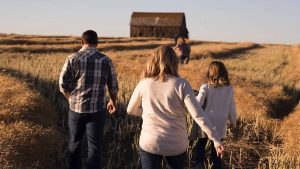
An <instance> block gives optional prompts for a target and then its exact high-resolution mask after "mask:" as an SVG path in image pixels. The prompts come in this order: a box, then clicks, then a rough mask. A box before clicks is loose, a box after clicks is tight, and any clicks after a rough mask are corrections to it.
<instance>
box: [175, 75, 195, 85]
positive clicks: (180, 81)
mask: <svg viewBox="0 0 300 169" xmlns="http://www.w3.org/2000/svg"><path fill="white" fill-rule="evenodd" d="M174 80H175V81H176V83H177V84H178V85H183V86H191V84H190V82H189V81H187V80H186V79H184V78H182V77H174Z"/></svg>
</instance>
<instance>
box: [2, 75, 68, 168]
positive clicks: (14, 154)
mask: <svg viewBox="0 0 300 169" xmlns="http://www.w3.org/2000/svg"><path fill="white" fill-rule="evenodd" d="M0 85H1V88H0V108H1V112H0V131H1V132H0V138H1V139H0V168H5V169H21V168H57V167H59V165H60V164H62V163H63V161H62V160H63V156H62V154H63V151H64V150H63V149H62V148H63V147H64V146H63V144H65V143H64V142H65V138H64V137H65V136H63V135H62V133H59V132H58V130H57V127H56V117H55V116H56V115H55V112H54V111H53V109H52V108H51V103H50V102H49V101H47V100H46V99H44V98H43V97H41V96H40V94H39V93H37V92H36V91H33V90H32V89H30V87H29V86H28V85H26V84H25V83H23V82H22V81H18V80H16V79H14V78H11V77H8V76H4V75H3V74H0ZM60 166H63V165H60Z"/></svg>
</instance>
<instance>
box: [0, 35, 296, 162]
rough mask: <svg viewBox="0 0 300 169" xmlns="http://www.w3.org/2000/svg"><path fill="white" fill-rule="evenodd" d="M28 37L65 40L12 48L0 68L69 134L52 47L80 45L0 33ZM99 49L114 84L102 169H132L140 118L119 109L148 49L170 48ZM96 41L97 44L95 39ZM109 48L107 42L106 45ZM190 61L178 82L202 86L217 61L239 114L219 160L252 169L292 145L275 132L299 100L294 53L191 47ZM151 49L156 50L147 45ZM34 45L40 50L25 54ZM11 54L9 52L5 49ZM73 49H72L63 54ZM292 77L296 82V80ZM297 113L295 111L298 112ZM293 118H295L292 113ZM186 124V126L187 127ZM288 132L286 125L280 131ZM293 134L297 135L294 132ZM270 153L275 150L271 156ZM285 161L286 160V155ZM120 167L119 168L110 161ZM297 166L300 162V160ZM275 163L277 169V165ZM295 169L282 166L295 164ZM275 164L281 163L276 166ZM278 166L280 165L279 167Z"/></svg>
mask: <svg viewBox="0 0 300 169" xmlns="http://www.w3.org/2000/svg"><path fill="white" fill-rule="evenodd" d="M11 36H12V37H13V39H22V38H23V39H26V40H27V41H30V40H32V39H33V40H32V41H34V42H38V43H40V42H43V41H44V40H45V38H48V39H51V40H49V41H51V42H52V43H53V44H55V43H56V42H66V43H65V44H63V45H46V46H45V45H41V44H39V45H27V46H26V49H25V48H24V47H22V45H18V44H14V45H12V46H14V47H21V48H23V49H24V51H26V52H20V51H19V52H17V51H14V50H12V48H11V47H12V46H7V45H4V44H2V45H0V48H1V47H3V48H8V49H6V52H2V53H1V54H0V68H2V69H7V72H10V73H12V74H13V75H15V76H17V77H20V78H23V79H27V81H28V82H30V83H32V84H33V86H35V88H36V89H37V90H38V91H39V92H41V93H42V94H43V95H44V96H46V97H47V98H48V99H49V100H50V101H51V102H52V103H53V105H54V106H55V109H56V110H57V111H58V112H59V114H60V115H57V116H58V117H59V122H58V124H59V126H60V127H61V128H63V129H65V130H66V129H67V127H66V126H65V123H66V114H65V111H66V108H67V103H66V100H65V99H64V98H63V97H62V96H61V95H60V94H59V92H58V86H57V84H58V76H59V72H60V69H61V67H62V65H63V63H64V60H65V58H66V57H67V56H68V55H69V54H71V51H65V52H63V53H62V52H58V53H57V52H56V53H53V52H54V51H55V50H56V49H64V48H68V47H70V46H72V45H74V44H68V43H69V42H72V41H74V40H75V41H76V40H79V38H78V37H63V36H62V37H55V38H58V40H55V38H54V37H49V36H45V37H40V36H23V35H9V36H6V35H1V36H0V42H1V39H9V38H10V37H11ZM102 40H103V42H102V44H100V45H99V48H100V50H102V51H103V50H104V53H105V54H107V55H108V56H110V57H111V58H112V60H113V62H114V65H115V66H116V70H117V74H118V80H119V83H120V92H119V106H118V114H117V115H114V116H112V117H111V118H110V119H109V120H108V121H107V125H106V128H105V131H106V136H107V137H106V143H107V144H106V148H105V154H104V159H105V164H106V168H118V167H120V166H122V167H123V168H137V167H138V166H139V164H140V162H139V157H138V155H137V153H136V149H137V147H136V145H137V141H138V136H139V131H140V124H141V119H140V118H136V117H129V116H127V115H126V114H125V110H126V109H125V108H126V105H127V103H128V101H129V98H130V96H131V93H132V90H133V89H134V87H135V85H136V83H137V82H138V81H139V79H140V75H141V73H142V71H143V69H144V67H145V65H146V61H147V58H148V57H149V56H150V55H151V53H152V51H153V48H155V46H157V45H159V44H169V45H171V44H172V45H173V42H172V40H170V39H146V38H134V39H130V38H109V37H107V38H102ZM100 41H101V38H100ZM106 42H107V43H106ZM190 43H191V44H192V56H191V58H192V60H191V61H190V63H189V64H188V65H180V66H179V68H180V76H182V77H183V78H186V79H187V80H188V81H189V82H190V83H191V84H192V86H193V88H194V89H198V88H199V87H200V85H201V84H202V83H204V81H205V73H206V71H207V67H208V64H209V63H210V62H211V61H212V60H214V59H218V60H221V61H223V62H224V63H225V65H226V66H227V68H228V70H229V74H230V78H231V82H232V84H233V86H234V89H235V99H236V104H237V111H238V117H239V120H238V126H237V128H236V129H234V130H229V131H228V132H229V135H228V137H227V138H226V139H225V142H226V145H227V146H226V148H227V151H226V155H225V158H224V161H225V163H226V166H227V167H228V168H233V167H235V168H257V167H263V166H272V167H274V168H276V164H275V163H274V161H275V160H276V158H278V157H279V156H282V157H283V154H279V153H278V152H282V151H281V150H280V151H277V149H276V151H275V149H274V147H282V146H283V145H284V144H291V143H288V141H287V140H286V139H284V138H287V137H288V138H289V139H291V140H294V141H295V140H296V141H297V139H296V138H295V139H294V138H292V137H290V136H285V135H282V134H281V132H280V131H281V128H284V127H283V126H288V125H287V124H288V122H285V121H286V120H285V119H289V118H290V116H292V117H291V118H292V119H295V117H299V115H297V111H293V108H294V107H295V105H296V103H295V102H296V101H297V99H298V97H295V96H294V95H297V93H298V92H297V90H295V88H296V86H297V85H298V84H299V83H298V82H299V79H300V78H298V77H299V73H298V72H297V71H295V70H296V68H298V67H299V66H298V65H299V64H298V65H297V64H295V63H297V62H298V61H299V59H296V56H297V54H298V53H300V52H299V51H298V48H297V47H293V46H284V45H260V46H258V45H256V44H254V43H223V42H200V41H191V42H190ZM153 44H154V45H153ZM36 46H40V47H41V48H45V49H43V50H44V52H41V53H35V52H34V51H33V52H30V51H31V49H33V48H35V47H36ZM9 48H10V49H11V50H9ZM69 49H71V47H70V48H69ZM297 79H298V80H297ZM297 110H298V109H297ZM298 114H299V113H298ZM189 125H191V123H189ZM286 128H287V127H286ZM292 130H294V131H297V130H298V129H297V128H295V129H292ZM273 150H274V151H273ZM284 157H285V158H284V159H289V158H291V157H292V154H290V153H289V152H286V153H285V154H284ZM116 161H118V162H116ZM296 162H299V159H298V161H297V159H296ZM278 164H279V163H278ZM294 164H296V163H293V164H291V165H287V166H295V165H294ZM278 166H279V165H278ZM281 166H283V163H282V165H281Z"/></svg>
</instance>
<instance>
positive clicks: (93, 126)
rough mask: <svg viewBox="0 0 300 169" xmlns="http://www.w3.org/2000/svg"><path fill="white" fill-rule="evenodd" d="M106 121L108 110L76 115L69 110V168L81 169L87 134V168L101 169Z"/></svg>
mask: <svg viewBox="0 0 300 169" xmlns="http://www.w3.org/2000/svg"><path fill="white" fill-rule="evenodd" d="M105 120H106V109H104V110H102V111H99V112H95V113H76V112H74V111H72V110H69V117H68V123H69V130H70V142H69V153H70V154H69V155H70V159H69V168H70V169H77V168H78V169H79V168H81V156H80V153H81V150H80V147H81V143H82V137H83V135H84V133H85V132H86V135H87V143H88V156H87V159H86V160H85V168H87V169H94V168H97V169H99V168H101V155H102V145H103V127H104V123H105Z"/></svg>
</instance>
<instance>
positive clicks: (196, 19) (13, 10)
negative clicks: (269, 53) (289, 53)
mask: <svg viewBox="0 0 300 169" xmlns="http://www.w3.org/2000/svg"><path fill="white" fill-rule="evenodd" d="M133 11H146V12H149V11H157V12H185V14H186V19H187V27H188V29H189V31H190V37H191V39H198V40H213V41H254V42H264V43H300V0H218V1H217V0H214V1H212V0H85V1H84V0H0V23H1V25H0V32H1V33H19V34H45V35H79V36H80V35H81V33H82V32H83V31H84V30H86V29H93V30H96V31H97V33H98V34H99V36H129V22H130V15H131V13H132V12H133Z"/></svg>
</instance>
